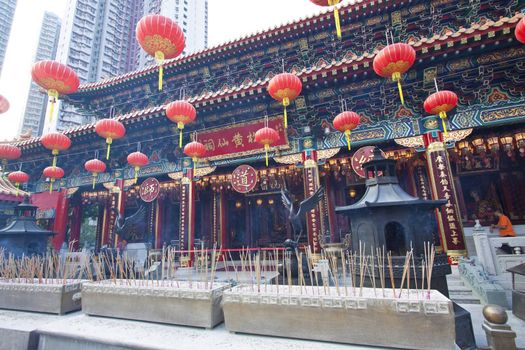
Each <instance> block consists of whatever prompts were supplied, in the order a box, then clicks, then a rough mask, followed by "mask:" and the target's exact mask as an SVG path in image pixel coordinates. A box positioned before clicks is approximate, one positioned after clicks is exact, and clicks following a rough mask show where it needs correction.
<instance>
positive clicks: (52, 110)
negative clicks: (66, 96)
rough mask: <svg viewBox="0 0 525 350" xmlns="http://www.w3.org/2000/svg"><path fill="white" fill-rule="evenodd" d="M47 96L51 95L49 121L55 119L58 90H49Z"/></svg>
mask: <svg viewBox="0 0 525 350" xmlns="http://www.w3.org/2000/svg"><path fill="white" fill-rule="evenodd" d="M47 96H48V97H49V122H51V121H53V114H54V113H55V103H56V99H57V98H58V91H56V90H55V89H49V90H47Z"/></svg>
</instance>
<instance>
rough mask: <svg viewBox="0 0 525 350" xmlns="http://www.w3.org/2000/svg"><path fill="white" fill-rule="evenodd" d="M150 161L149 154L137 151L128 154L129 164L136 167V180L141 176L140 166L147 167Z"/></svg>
mask: <svg viewBox="0 0 525 350" xmlns="http://www.w3.org/2000/svg"><path fill="white" fill-rule="evenodd" d="M148 163H149V159H148V156H147V155H145V154H144V153H142V152H139V151H137V152H133V153H130V154H129V155H128V164H129V165H131V166H132V167H133V168H134V169H135V182H137V180H138V178H139V170H140V168H142V167H145V166H146V165H148Z"/></svg>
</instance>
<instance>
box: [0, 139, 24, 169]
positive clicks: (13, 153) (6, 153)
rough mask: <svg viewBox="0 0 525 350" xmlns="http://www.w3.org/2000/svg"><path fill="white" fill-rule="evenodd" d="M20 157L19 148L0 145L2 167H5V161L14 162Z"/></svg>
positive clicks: (6, 144)
mask: <svg viewBox="0 0 525 350" xmlns="http://www.w3.org/2000/svg"><path fill="white" fill-rule="evenodd" d="M21 156H22V151H21V150H20V148H18V147H16V146H13V145H10V144H8V143H2V144H0V159H1V160H2V166H3V167H5V166H6V165H7V161H9V160H15V159H18V158H20V157H21Z"/></svg>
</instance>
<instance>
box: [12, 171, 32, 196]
mask: <svg viewBox="0 0 525 350" xmlns="http://www.w3.org/2000/svg"><path fill="white" fill-rule="evenodd" d="M7 179H8V180H9V181H10V182H11V183H14V184H15V186H16V196H17V197H18V191H19V190H20V185H21V184H25V183H28V182H29V175H28V174H27V173H25V172H23V171H13V172H12V173H9V175H7Z"/></svg>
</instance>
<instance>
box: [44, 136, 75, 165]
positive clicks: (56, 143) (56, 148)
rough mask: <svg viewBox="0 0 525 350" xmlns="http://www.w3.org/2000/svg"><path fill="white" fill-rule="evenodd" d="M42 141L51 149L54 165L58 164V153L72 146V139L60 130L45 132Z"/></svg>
mask: <svg viewBox="0 0 525 350" xmlns="http://www.w3.org/2000/svg"><path fill="white" fill-rule="evenodd" d="M40 143H41V144H42V146H44V147H45V148H47V149H48V150H50V151H51V154H52V155H53V166H54V167H55V166H56V165H57V156H58V154H59V153H60V152H62V151H66V150H67V149H69V147H71V139H70V138H69V137H67V136H66V135H64V134H62V133H60V132H50V133H48V134H45V135H44V136H42V137H41V138H40Z"/></svg>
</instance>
